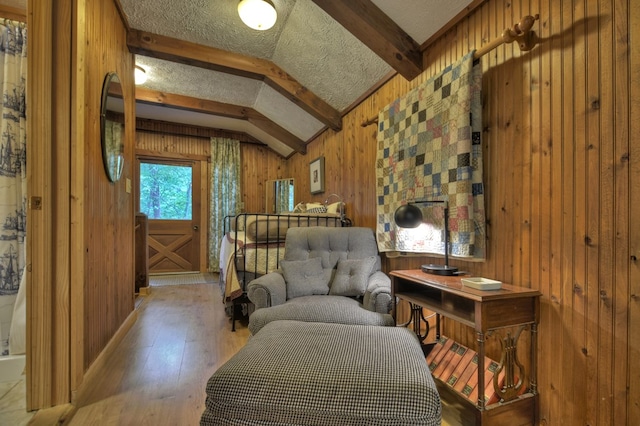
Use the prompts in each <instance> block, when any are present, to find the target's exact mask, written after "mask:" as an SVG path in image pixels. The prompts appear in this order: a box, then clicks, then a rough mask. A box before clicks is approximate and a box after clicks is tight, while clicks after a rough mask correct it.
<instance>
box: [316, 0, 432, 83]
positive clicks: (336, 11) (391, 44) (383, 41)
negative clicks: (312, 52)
mask: <svg viewBox="0 0 640 426" xmlns="http://www.w3.org/2000/svg"><path fill="white" fill-rule="evenodd" d="M313 2H314V3H315V4H317V5H318V6H319V7H320V8H321V9H322V10H324V11H325V12H326V13H327V14H328V15H329V16H331V17H332V18H333V19H335V20H336V21H337V22H339V23H340V24H341V25H342V26H343V27H345V28H346V29H347V30H348V31H349V32H350V33H351V34H353V35H354V36H355V37H356V38H357V39H358V40H360V41H361V42H362V43H364V44H365V45H366V46H368V47H369V49H371V50H373V51H374V52H375V53H376V54H377V55H378V56H379V57H380V58H382V59H383V60H384V61H386V62H387V63H388V64H389V65H391V67H392V68H393V69H395V70H396V71H397V72H398V73H399V74H400V75H402V76H403V77H404V78H406V79H407V80H409V81H411V80H413V79H414V78H416V77H417V76H418V75H420V73H422V71H423V65H422V52H421V50H420V46H419V45H418V43H417V42H416V41H415V40H414V39H412V38H411V36H409V35H408V34H407V33H406V32H404V30H403V29H402V28H400V26H398V24H396V23H395V22H394V21H393V20H392V19H391V18H389V17H388V16H387V15H385V14H384V13H383V12H382V11H381V10H380V9H379V8H378V6H376V5H375V4H374V3H373V2H371V1H370V0H349V1H343V0H313Z"/></svg>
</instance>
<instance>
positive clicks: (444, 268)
mask: <svg viewBox="0 0 640 426" xmlns="http://www.w3.org/2000/svg"><path fill="white" fill-rule="evenodd" d="M420 269H422V272H426V273H427V274H434V275H456V274H457V273H458V268H456V267H455V266H448V265H434V264H429V265H422V266H421V267H420Z"/></svg>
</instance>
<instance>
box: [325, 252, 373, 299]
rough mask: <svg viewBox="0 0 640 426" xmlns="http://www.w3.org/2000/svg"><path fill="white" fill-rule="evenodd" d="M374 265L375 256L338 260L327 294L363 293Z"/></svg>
mask: <svg viewBox="0 0 640 426" xmlns="http://www.w3.org/2000/svg"><path fill="white" fill-rule="evenodd" d="M375 266H376V258H375V256H369V257H365V258H363V259H343V260H340V261H338V269H337V271H336V274H335V276H334V277H333V281H332V282H331V289H330V290H329V294H333V295H336V296H362V295H364V292H365V291H366V290H367V283H368V281H369V277H370V276H371V274H373V273H374V272H375V271H374V268H375Z"/></svg>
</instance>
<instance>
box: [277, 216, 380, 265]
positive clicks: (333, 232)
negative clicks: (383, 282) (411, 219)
mask: <svg viewBox="0 0 640 426" xmlns="http://www.w3.org/2000/svg"><path fill="white" fill-rule="evenodd" d="M370 256H375V257H376V266H375V270H376V271H379V270H380V256H379V253H378V245H377V243H376V237H375V234H374V233H373V230H372V229H371V228H362V227H345V228H331V227H322V226H312V227H304V228H302V227H301V228H290V229H289V230H288V231H287V236H286V239H285V254H284V258H285V259H286V260H307V259H310V258H314V257H321V258H322V268H323V269H325V270H332V269H334V268H335V267H336V265H337V264H338V261H339V260H341V259H363V258H366V257H370Z"/></svg>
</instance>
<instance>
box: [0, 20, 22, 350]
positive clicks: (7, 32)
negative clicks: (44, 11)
mask: <svg viewBox="0 0 640 426" xmlns="http://www.w3.org/2000/svg"><path fill="white" fill-rule="evenodd" d="M26 79H27V29H26V28H25V25H24V24H22V23H19V22H13V21H10V20H6V19H5V20H0V84H1V85H2V116H1V117H0V296H1V297H0V308H4V307H5V306H13V304H14V302H15V298H16V295H17V293H18V288H19V287H20V282H21V278H22V275H23V271H24V264H25V229H26V206H25V204H26V200H27V195H26V194H27V170H26V160H27V151H26V149H27V148H26V144H27V133H26V103H25V84H26ZM0 310H1V311H2V312H6V311H7V310H5V309H0ZM11 311H12V310H9V311H8V312H7V313H8V316H5V315H0V322H1V324H0V325H1V326H2V327H1V330H2V351H1V352H2V354H3V355H6V354H8V353H9V350H8V337H9V330H10V327H9V323H11V313H12V312H11Z"/></svg>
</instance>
